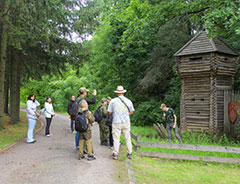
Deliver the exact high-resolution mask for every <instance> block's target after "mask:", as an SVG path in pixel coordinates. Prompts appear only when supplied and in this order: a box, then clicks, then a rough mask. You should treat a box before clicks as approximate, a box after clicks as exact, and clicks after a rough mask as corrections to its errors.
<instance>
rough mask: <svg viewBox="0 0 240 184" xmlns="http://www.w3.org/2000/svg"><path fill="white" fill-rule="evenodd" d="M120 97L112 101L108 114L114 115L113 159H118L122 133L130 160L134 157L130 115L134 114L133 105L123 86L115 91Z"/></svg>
mask: <svg viewBox="0 0 240 184" xmlns="http://www.w3.org/2000/svg"><path fill="white" fill-rule="evenodd" d="M114 92H115V93H116V94H117V96H118V97H116V98H114V99H112V100H111V102H110V104H109V106H108V113H109V114H112V115H113V122H112V135H113V141H114V144H113V154H112V155H111V158H112V159H114V160H117V159H118V154H119V146H120V135H121V132H122V133H123V135H124V138H125V140H126V145H127V150H128V154H127V157H128V159H131V157H132V142H131V134H130V127H131V124H130V115H131V114H133V112H134V107H133V103H132V102H131V100H129V99H128V98H126V97H125V96H124V94H125V93H126V92H127V90H125V89H124V88H123V86H118V87H117V89H116V91H114Z"/></svg>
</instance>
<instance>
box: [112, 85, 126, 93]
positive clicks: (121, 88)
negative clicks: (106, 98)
mask: <svg viewBox="0 0 240 184" xmlns="http://www.w3.org/2000/svg"><path fill="white" fill-rule="evenodd" d="M126 92H127V90H126V89H124V88H123V86H118V87H117V89H116V91H114V93H126Z"/></svg>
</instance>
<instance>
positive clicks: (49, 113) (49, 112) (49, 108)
mask: <svg viewBox="0 0 240 184" xmlns="http://www.w3.org/2000/svg"><path fill="white" fill-rule="evenodd" d="M51 102H52V99H51V98H50V97H47V98H46V100H45V103H44V115H45V118H46V128H45V135H46V136H47V137H50V136H52V134H50V125H51V122H52V118H53V116H55V113H54V111H53V105H52V103H51Z"/></svg>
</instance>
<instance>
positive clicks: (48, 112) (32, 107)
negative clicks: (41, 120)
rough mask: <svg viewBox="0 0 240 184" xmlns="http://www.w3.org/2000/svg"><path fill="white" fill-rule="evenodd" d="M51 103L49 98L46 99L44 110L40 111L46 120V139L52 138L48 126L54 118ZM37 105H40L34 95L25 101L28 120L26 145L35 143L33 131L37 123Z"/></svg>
mask: <svg viewBox="0 0 240 184" xmlns="http://www.w3.org/2000/svg"><path fill="white" fill-rule="evenodd" d="M51 101H52V99H51V98H50V97H47V98H46V100H45V103H44V108H43V109H42V111H41V112H42V113H43V114H44V116H45V118H46V126H45V135H46V136H47V137H50V136H52V134H50V125H51V122H52V118H53V117H54V116H55V113H54V110H53V105H52V103H51ZM39 105H40V103H39V102H38V101H37V100H36V99H35V95H34V94H30V95H29V97H28V100H27V119H28V133H27V143H29V144H32V143H35V142H36V140H35V139H34V137H33V131H34V128H35V125H36V123H37V118H38V113H37V107H38V106H39Z"/></svg>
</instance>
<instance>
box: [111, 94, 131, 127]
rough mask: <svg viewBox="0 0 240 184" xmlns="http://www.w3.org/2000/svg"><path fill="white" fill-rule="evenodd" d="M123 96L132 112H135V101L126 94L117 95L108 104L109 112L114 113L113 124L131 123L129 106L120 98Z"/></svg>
mask: <svg viewBox="0 0 240 184" xmlns="http://www.w3.org/2000/svg"><path fill="white" fill-rule="evenodd" d="M119 98H121V99H122V100H123V101H124V102H125V104H126V105H127V106H128V108H129V110H130V112H134V107H133V103H132V102H131V100H129V99H128V98H126V97H125V96H120V97H116V98H114V99H112V100H111V102H110V104H109V106H108V112H112V113H113V122H112V123H113V124H120V123H130V116H129V111H128V109H127V107H126V106H125V105H124V103H123V102H122V101H121V100H120V99H119Z"/></svg>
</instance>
